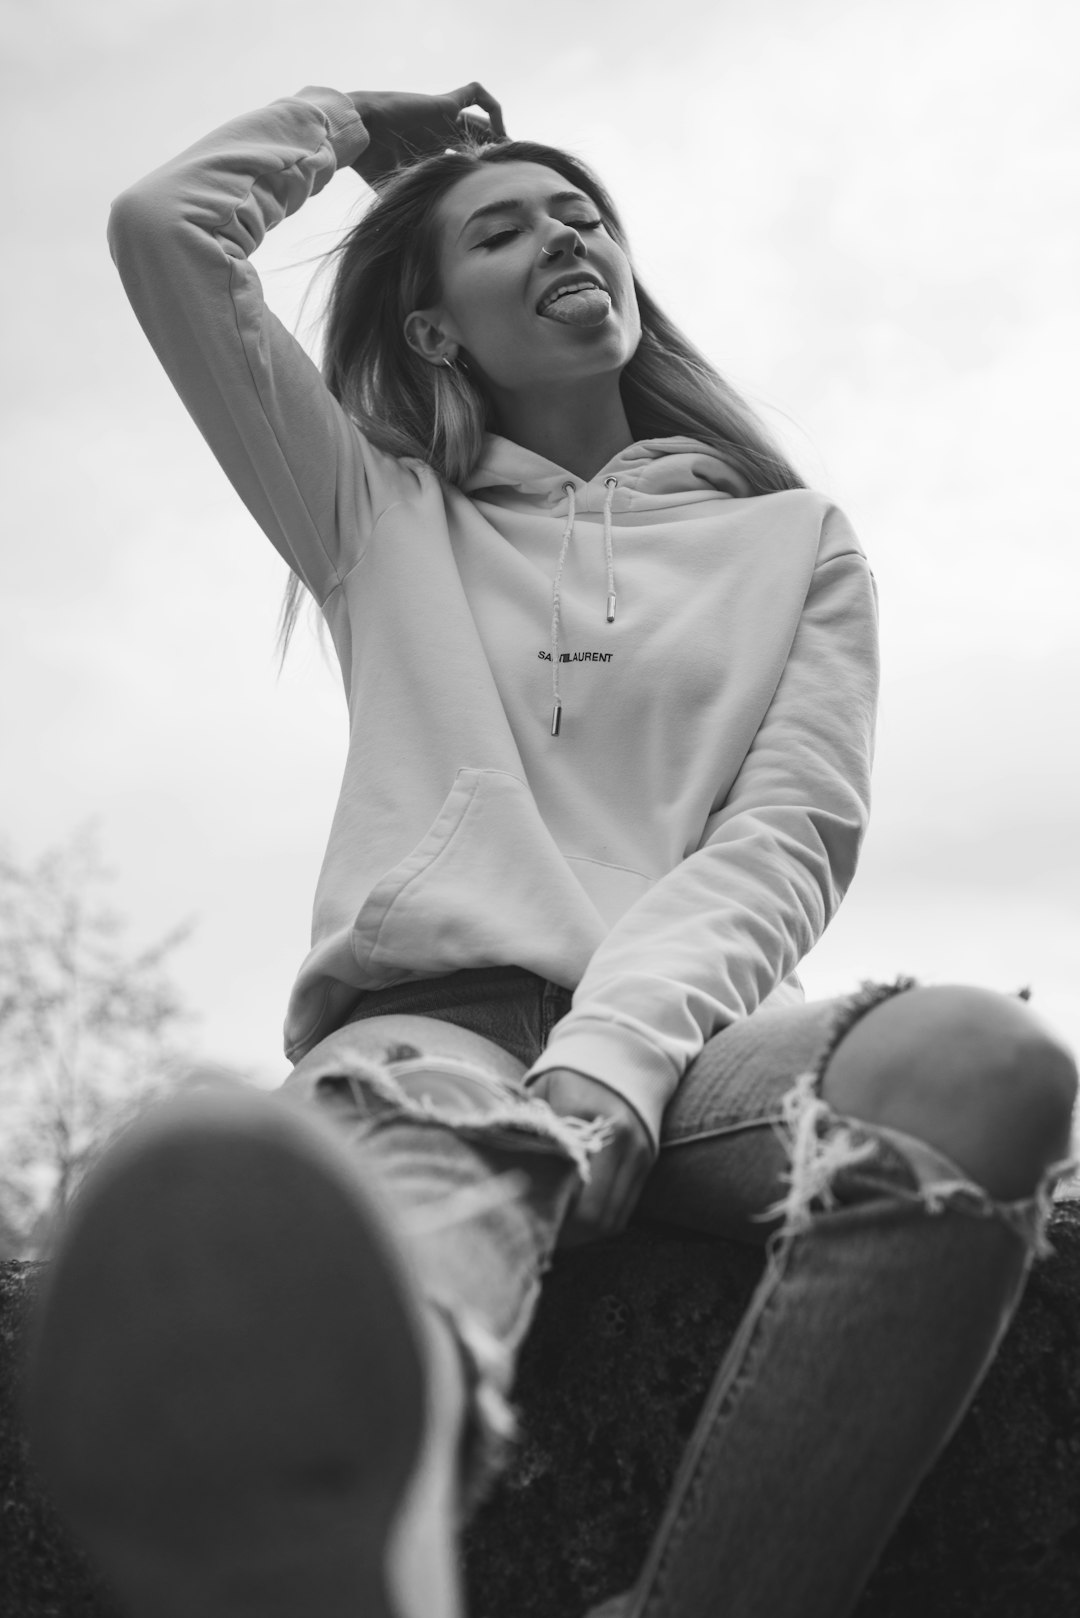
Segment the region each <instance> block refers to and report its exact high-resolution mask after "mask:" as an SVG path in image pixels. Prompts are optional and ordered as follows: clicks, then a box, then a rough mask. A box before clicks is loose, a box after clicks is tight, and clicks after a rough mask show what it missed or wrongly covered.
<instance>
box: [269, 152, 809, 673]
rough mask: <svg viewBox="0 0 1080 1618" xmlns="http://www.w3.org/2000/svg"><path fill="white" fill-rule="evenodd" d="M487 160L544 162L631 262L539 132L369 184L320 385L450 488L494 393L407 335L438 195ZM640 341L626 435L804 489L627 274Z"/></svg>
mask: <svg viewBox="0 0 1080 1618" xmlns="http://www.w3.org/2000/svg"><path fill="white" fill-rule="evenodd" d="M497 163H537V164H540V165H541V166H542V167H544V168H549V169H553V170H554V171H555V173H556V174H560V175H562V176H563V178H565V179H566V180H568V181H569V182H570V183H571V184H572V185H574V186H576V187H577V188H578V189H579V190H581V191H583V192H584V193H585V194H586V196H588V197H590V198H591V199H592V201H593V202H594V203H595V204H596V207H597V209H598V210H599V213H600V216H601V218H602V219H603V221H604V225H605V227H606V229H607V232H608V234H609V235H610V236H612V237H613V238H614V239H615V241H616V242H618V244H619V246H620V247H621V248H622V250H623V252H624V253H626V255H627V258H628V259H629V258H630V249H629V243H628V240H627V236H626V232H625V230H624V228H623V225H622V222H621V220H620V218H619V215H618V212H617V210H616V208H615V204H614V203H613V201H612V199H611V197H610V196H609V195H608V193H607V191H606V190H605V188H604V186H603V185H602V184H601V182H600V180H599V179H598V178H597V177H596V175H595V174H593V173H592V171H591V170H590V169H589V168H588V167H587V166H586V165H585V164H584V163H583V162H582V161H581V160H580V159H579V158H577V157H574V156H573V155H572V154H571V153H569V152H565V151H563V150H561V149H560V148H559V147H555V146H545V145H542V144H540V143H538V142H536V141H526V140H508V141H499V142H497V143H496V142H491V141H484V140H483V139H481V138H479V137H476V136H470V135H465V136H463V137H461V138H460V140H459V143H458V145H457V146H455V147H454V148H453V149H451V150H447V151H445V152H441V153H438V154H436V155H434V156H430V157H425V158H422V159H420V160H419V161H417V162H414V163H411V164H408V165H406V166H403V167H401V168H398V169H396V170H395V171H394V173H393V174H392V175H390V176H389V177H387V178H386V179H385V180H382V181H380V182H379V185H378V189H377V192H376V196H375V200H374V201H373V202H372V204H371V205H370V206H369V207H368V209H367V211H366V212H365V213H364V215H363V217H362V218H361V219H360V220H359V222H358V223H357V224H356V225H354V226H353V228H352V229H351V230H350V231H349V232H348V233H347V234H346V235H345V236H343V237H342V239H341V241H340V242H338V244H337V245H336V246H335V247H333V248H332V249H331V250H330V252H329V253H328V254H327V255H326V256H325V258H324V259H323V262H322V264H321V266H320V269H321V270H325V269H326V268H328V267H329V266H330V265H332V264H334V262H335V261H336V272H335V275H334V280H333V284H332V287H331V291H330V296H329V299H328V302H327V309H326V323H325V332H324V346H323V361H322V375H323V379H324V381H325V382H326V384H327V386H328V388H329V389H330V392H331V393H332V394H333V395H334V397H335V399H337V400H338V402H339V404H341V406H342V407H343V409H344V410H345V411H346V412H347V414H348V415H349V416H350V417H351V418H352V419H353V421H355V422H356V424H357V426H358V427H359V429H360V431H361V432H362V433H363V434H364V436H365V437H366V438H367V439H368V440H369V441H370V442H371V443H373V444H374V445H376V447H377V448H379V449H381V450H384V451H385V452H386V453H388V454H390V455H394V456H398V457H403V456H412V457H414V458H416V459H419V460H421V461H423V462H425V463H426V464H427V465H428V466H430V467H431V468H432V470H433V471H435V472H436V473H437V474H438V475H439V477H440V478H442V479H444V480H445V481H446V482H447V483H451V484H460V483H462V482H463V481H464V479H465V478H466V477H467V476H468V474H469V473H470V472H471V471H472V469H473V467H474V466H475V465H476V463H477V461H478V460H479V458H480V453H481V449H482V446H483V439H484V434H485V432H487V431H488V430H495V429H494V428H493V427H492V426H491V423H492V421H493V419H494V407H493V402H492V400H491V399H490V397H489V395H488V394H487V392H486V390H485V388H484V385H483V379H482V378H481V377H480V376H479V375H478V374H477V373H476V372H475V371H472V370H470V369H468V368H467V359H468V356H467V355H465V354H464V353H463V354H462V355H461V356H459V359H461V360H464V362H465V363H459V364H458V365H456V366H455V367H453V368H451V367H448V366H444V365H432V364H431V363H430V362H429V361H427V360H424V359H422V358H421V357H420V355H419V354H417V353H416V352H415V350H414V349H412V348H411V347H410V345H409V344H408V342H407V341H406V339H405V334H404V324H405V320H406V318H407V316H408V315H409V314H410V313H411V312H412V311H413V310H414V309H425V308H430V307H431V306H432V305H434V304H437V303H439V302H440V301H441V297H442V292H441V287H440V282H439V221H438V219H437V217H436V209H437V207H438V204H439V201H440V199H441V198H442V197H443V196H444V195H445V193H446V192H447V191H448V190H449V189H450V187H451V186H453V185H455V184H456V183H457V182H458V181H459V180H461V179H463V178H464V177H465V176H466V175H469V174H473V173H476V172H477V171H478V170H481V169H483V168H485V167H487V166H489V165H491V164H497ZM633 281H634V290H635V293H636V295H637V303H638V310H639V312H640V316H641V341H640V343H639V344H638V347H637V350H636V352H635V353H634V355H633V357H632V358H631V359H630V360H629V361H628V362H627V364H626V365H625V366H624V368H623V370H622V373H621V375H620V378H619V390H620V393H621V395H622V402H623V408H624V410H625V411H626V418H627V421H628V423H629V425H630V430H631V432H632V433H633V434H634V438H635V440H637V439H642V438H669V437H690V438H695V439H698V440H700V441H701V442H703V443H706V444H709V445H711V446H712V447H713V448H714V449H716V450H718V451H719V452H720V453H721V454H722V455H723V456H724V457H725V459H726V460H728V461H729V462H730V463H731V464H732V465H734V466H736V467H738V468H739V470H740V471H741V472H742V473H743V474H744V476H745V477H746V479H747V482H748V483H749V485H750V488H751V492H752V493H753V494H770V493H773V492H775V491H776V490H779V489H802V488H805V487H806V484H805V482H804V481H803V479H802V478H801V477H800V476H799V475H798V473H797V472H796V471H795V469H794V468H793V467H792V465H791V464H790V463H789V461H788V460H787V458H786V457H785V456H784V454H783V452H782V450H781V449H780V447H779V446H778V445H777V443H776V442H775V441H774V440H773V438H772V437H771V435H770V434H769V432H768V430H767V429H766V427H765V426H764V424H763V423H762V421H761V420H760V418H759V417H758V416H757V415H756V413H755V412H754V410H753V409H752V408H751V406H750V405H749V404H748V403H747V402H746V400H745V399H743V398H742V396H741V395H740V394H739V393H737V392H736V390H735V389H734V388H733V387H732V386H731V384H730V383H729V382H726V381H725V380H724V378H723V377H722V376H721V375H720V374H719V372H718V371H716V370H715V369H714V368H713V366H712V365H710V363H709V361H708V360H707V359H706V358H705V356H704V355H703V354H702V353H701V352H700V351H699V350H698V349H697V348H696V347H695V346H694V344H693V343H691V342H690V340H689V339H688V338H687V337H685V336H684V335H683V333H682V332H681V331H680V330H679V328H678V327H677V326H676V325H675V324H674V322H673V321H671V320H669V319H668V317H667V315H665V314H664V312H663V310H661V309H660V307H659V306H658V304H657V303H656V302H655V301H654V300H653V298H652V297H650V295H649V293H648V292H647V291H646V290H645V288H644V287H643V286H642V284H641V282H640V281H639V280H638V277H637V275H636V274H635V275H634V277H633ZM302 591H303V585H302V583H301V581H300V579H299V578H298V577H297V575H296V574H295V573H293V574H291V576H290V578H289V581H288V585H287V587H286V591H285V599H284V601H283V602H282V607H281V617H280V620H279V625H278V647H279V651H280V655H281V658H282V660H284V657H285V653H286V651H287V650H288V645H289V640H290V638H291V635H292V632H293V628H294V626H295V623H296V616H297V612H298V611H299V606H300V601H301V594H302Z"/></svg>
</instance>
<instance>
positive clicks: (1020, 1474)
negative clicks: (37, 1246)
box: [0, 1203, 1080, 1618]
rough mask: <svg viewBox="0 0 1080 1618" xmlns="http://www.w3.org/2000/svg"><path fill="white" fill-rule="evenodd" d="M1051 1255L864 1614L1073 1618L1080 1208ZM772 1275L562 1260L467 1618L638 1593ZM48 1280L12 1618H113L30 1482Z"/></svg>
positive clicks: (20, 1469)
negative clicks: (732, 1350) (700, 1427)
mask: <svg viewBox="0 0 1080 1618" xmlns="http://www.w3.org/2000/svg"><path fill="white" fill-rule="evenodd" d="M1050 1237H1051V1240H1052V1242H1053V1244H1054V1246H1055V1249H1056V1252H1055V1254H1054V1256H1053V1257H1051V1258H1049V1259H1045V1260H1042V1261H1041V1262H1039V1263H1038V1264H1037V1265H1036V1267H1035V1269H1034V1270H1033V1271H1032V1274H1031V1277H1030V1279H1029V1282H1028V1286H1027V1291H1026V1293H1025V1295H1024V1300H1023V1303H1022V1305H1021V1308H1020V1311H1019V1313H1018V1315H1017V1317H1016V1320H1015V1321H1014V1323H1013V1326H1012V1328H1011V1330H1010V1332H1009V1333H1008V1335H1007V1337H1006V1339H1005V1341H1004V1343H1003V1345H1002V1348H1001V1350H1000V1352H999V1354H998V1357H997V1359H996V1360H995V1362H994V1365H993V1366H992V1368H991V1370H990V1373H989V1375H988V1377H987V1379H986V1381H985V1382H984V1384H983V1386H982V1388H981V1389H980V1391H979V1393H978V1395H977V1397H976V1399H975V1402H974V1404H973V1405H972V1407H971V1409H970V1410H969V1412H968V1414H967V1416H966V1417H965V1418H964V1421H963V1422H962V1423H961V1425H960V1427H959V1428H958V1430H957V1432H956V1434H955V1436H954V1437H953V1439H952V1441H951V1442H950V1444H949V1445H948V1447H947V1448H946V1450H945V1451H944V1453H943V1454H942V1456H941V1457H940V1459H939V1461H938V1463H937V1465H936V1466H935V1468H934V1469H933V1471H932V1472H931V1473H930V1475H929V1477H928V1478H927V1479H926V1480H925V1481H924V1483H923V1485H922V1487H921V1488H920V1489H919V1491H918V1493H917V1494H916V1496H915V1499H914V1500H913V1502H912V1504H911V1507H910V1508H909V1511H908V1513H907V1515H906V1516H905V1518H904V1520H903V1521H902V1523H901V1524H900V1526H899V1528H898V1530H897V1532H896V1533H895V1535H894V1536H893V1539H892V1541H891V1542H890V1544H889V1546H888V1547H887V1549H886V1551H885V1554H884V1556H883V1557H882V1560H881V1562H880V1564H879V1566H878V1568H877V1570H876V1572H875V1574H874V1576H873V1578H872V1579H871V1581H870V1583H869V1585H868V1586H867V1588H866V1590H865V1592H864V1594H863V1597H862V1599H861V1601H860V1603H859V1605H858V1608H857V1612H856V1618H915V1615H917V1618H1062V1615H1064V1614H1067V1613H1069V1612H1076V1611H1078V1610H1080V1204H1078V1203H1060V1204H1058V1205H1057V1208H1056V1210H1055V1216H1054V1219H1053V1222H1052V1224H1051V1227H1050ZM760 1265H761V1259H760V1257H759V1255H758V1254H757V1253H756V1252H755V1251H753V1250H751V1249H749V1248H743V1247H740V1246H735V1245H727V1244H719V1243H716V1242H712V1241H710V1242H704V1241H695V1240H692V1239H688V1238H687V1237H686V1236H685V1235H684V1234H683V1233H681V1232H679V1233H674V1232H669V1231H664V1230H661V1229H645V1228H640V1229H635V1230H633V1231H632V1232H630V1233H629V1234H628V1235H627V1236H624V1237H622V1238H620V1239H619V1240H618V1241H616V1242H613V1243H608V1244H605V1245H603V1246H597V1247H592V1248H584V1249H579V1250H578V1251H576V1252H572V1253H568V1254H566V1255H564V1256H563V1257H561V1258H560V1260H559V1262H558V1263H557V1265H556V1267H555V1269H554V1270H553V1271H552V1273H551V1275H550V1276H549V1277H548V1279H547V1282H546V1285H545V1293H544V1299H543V1303H542V1306H541V1310H540V1313H539V1315H538V1318H537V1321H536V1323H535V1325H534V1327H533V1330H532V1332H531V1334H530V1337H529V1339H528V1342H527V1344H526V1347H525V1351H524V1354H523V1358H522V1364H521V1371H520V1377H519V1382H518V1389H517V1398H518V1402H519V1406H520V1408H521V1411H522V1415H523V1426H524V1436H523V1440H522V1443H521V1446H520V1449H519V1452H518V1456H517V1460H516V1463H515V1465H514V1467H513V1469H512V1471H511V1472H510V1474H509V1475H508V1476H507V1477H506V1478H505V1479H504V1480H503V1482H502V1483H501V1485H500V1487H499V1489H498V1491H497V1492H496V1494H495V1495H494V1496H493V1497H492V1499H491V1500H490V1501H489V1502H488V1504H487V1505H486V1506H485V1507H484V1508H483V1510H482V1511H481V1513H480V1514H479V1516H478V1517H477V1519H476V1521H475V1522H474V1524H473V1525H472V1527H471V1529H470V1530H469V1533H468V1536H467V1540H466V1569H467V1577H468V1584H469V1618H579V1615H581V1614H583V1613H584V1612H585V1610H586V1609H587V1608H588V1607H589V1606H590V1605H592V1604H593V1603H595V1602H599V1601H600V1600H602V1599H603V1598H605V1597H606V1596H609V1595H612V1594H614V1593H615V1592H616V1591H618V1590H621V1589H623V1588H624V1587H625V1586H627V1585H628V1584H630V1583H631V1581H632V1580H633V1578H634V1575H635V1573H636V1571H637V1569H638V1567H639V1566H640V1564H641V1561H642V1560H643V1558H644V1556H645V1553H646V1550H647V1547H648V1544H649V1540H650V1538H651V1535H652V1532H653V1530H654V1528H655V1526H656V1523H657V1521H658V1520H659V1517H660V1514H661V1512H662V1509H663V1503H664V1499H665V1496H666V1493H667V1490H668V1488H669V1486H670V1483H671V1481H672V1479H673V1477H674V1474H675V1470H676V1468H677V1465H678V1462H679V1457H680V1454H681V1450H682V1447H683V1445H684V1444H685V1442H686V1440H687V1438H688V1436H689V1434H690V1432H691V1429H692V1427H693V1425H694V1420H695V1417H696V1415H697V1412H698V1409H699V1407H700V1405H701V1402H702V1400H703V1398H704V1396H705V1391H706V1389H707V1387H708V1384H709V1382H710V1381H711V1379H712V1376H713V1373H714V1371H715V1369H716V1366H717V1364H718V1363H719V1360H720V1358H721V1357H722V1355H723V1352H724V1349H725V1347H726V1345H727V1343H728V1341H729V1340H730V1338H731V1336H732V1335H733V1333H734V1331H735V1328H736V1325H737V1323H738V1321H739V1319H740V1317H741V1315H742V1313H743V1311H744V1309H745V1308H746V1305H747V1303H748V1301H749V1299H750V1296H751V1294H752V1292H753V1289H754V1286H755V1285H756V1282H757V1279H758V1275H759V1274H760ZM40 1269H41V1267H40V1266H39V1265H34V1264H19V1263H9V1264H6V1265H3V1266H0V1570H2V1571H0V1612H2V1613H3V1614H4V1615H5V1618H118V1615H117V1613H116V1609H115V1607H114V1606H113V1605H112V1604H111V1603H110V1601H109V1599H108V1597H107V1596H106V1594H105V1593H104V1592H103V1591H102V1590H101V1589H100V1588H99V1587H98V1586H96V1584H95V1582H94V1579H93V1576H92V1574H91V1572H90V1570H89V1569H88V1568H87V1566H86V1565H85V1563H84V1562H83V1560H82V1558H81V1557H80V1556H79V1554H78V1552H77V1551H76V1550H75V1549H73V1547H72V1546H71V1544H70V1542H69V1541H68V1539H67V1536H66V1534H65V1533H64V1531H63V1529H62V1528H61V1526H60V1525H59V1523H58V1522H57V1521H56V1519H55V1517H54V1516H53V1514H52V1512H51V1510H50V1508H49V1506H48V1503H47V1501H46V1500H45V1499H44V1498H43V1497H42V1495H41V1493H40V1492H39V1491H38V1489H37V1488H36V1487H35V1485H34V1483H33V1480H32V1478H31V1476H30V1474H29V1473H28V1470H27V1464H26V1458H25V1454H24V1447H23V1444H22V1440H21V1437H20V1434H19V1429H18V1423H17V1419H16V1415H15V1409H16V1391H17V1390H16V1382H17V1375H18V1365H19V1358H20V1347H21V1342H22V1339H23V1333H24V1331H25V1325H26V1318H27V1312H28V1309H29V1306H30V1304H31V1301H32V1298H33V1295H34V1291H35V1287H36V1284H37V1280H38V1277H39V1274H40ZM313 1618H314V1615H313Z"/></svg>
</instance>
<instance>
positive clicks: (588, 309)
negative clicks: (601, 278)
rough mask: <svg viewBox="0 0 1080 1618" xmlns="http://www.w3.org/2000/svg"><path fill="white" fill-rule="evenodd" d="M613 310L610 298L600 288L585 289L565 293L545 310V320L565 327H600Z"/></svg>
mask: <svg viewBox="0 0 1080 1618" xmlns="http://www.w3.org/2000/svg"><path fill="white" fill-rule="evenodd" d="M610 309H611V298H610V296H609V295H608V294H607V293H606V292H604V291H602V290H601V289H600V287H584V288H583V289H582V290H581V291H580V292H564V293H563V295H562V297H561V298H556V299H555V302H554V303H552V304H549V305H548V307H547V308H546V309H545V310H544V314H543V318H544V319H545V320H559V321H561V322H562V323H563V325H564V326H599V325H600V323H601V321H604V320H606V319H607V317H608V312H609V310H610Z"/></svg>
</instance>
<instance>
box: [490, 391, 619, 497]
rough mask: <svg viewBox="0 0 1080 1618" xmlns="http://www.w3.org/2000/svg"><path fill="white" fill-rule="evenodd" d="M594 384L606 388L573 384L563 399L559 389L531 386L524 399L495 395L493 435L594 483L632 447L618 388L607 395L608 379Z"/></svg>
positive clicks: (508, 394)
mask: <svg viewBox="0 0 1080 1618" xmlns="http://www.w3.org/2000/svg"><path fill="white" fill-rule="evenodd" d="M596 380H597V382H598V383H606V384H607V386H606V387H604V388H603V389H601V388H599V387H595V388H592V389H590V387H589V384H588V383H587V382H582V383H580V384H577V383H575V385H574V388H573V392H571V393H569V394H568V392H567V389H566V384H565V383H561V384H560V385H559V386H558V387H557V388H553V389H552V390H551V391H550V392H548V391H546V390H544V389H543V388H537V387H535V386H533V387H531V388H530V389H529V392H528V394H527V395H526V394H514V393H507V392H504V391H502V390H499V393H498V395H497V397H496V421H497V423H498V425H497V426H496V428H495V431H496V432H498V433H500V434H501V435H502V437H503V438H509V439H510V440H511V441H512V442H513V443H515V444H520V445H521V446H522V448H523V449H529V450H532V451H533V453H534V454H536V455H542V456H543V457H544V458H545V460H548V461H554V463H555V465H556V466H562V467H565V469H566V470H567V471H568V472H573V474H574V475H575V477H579V478H585V479H589V478H592V477H595V476H596V474H597V472H599V471H600V469H601V467H604V466H606V465H607V464H608V462H609V461H610V460H611V459H612V458H613V457H614V456H616V455H617V454H618V453H619V451H620V450H623V449H626V448H627V446H628V445H630V444H632V443H633V442H634V435H633V433H632V432H631V431H630V423H629V422H628V421H627V419H626V411H625V410H624V409H623V404H622V398H621V396H620V394H619V390H618V385H616V386H615V388H614V389H612V387H611V385H610V379H609V378H597V379H596Z"/></svg>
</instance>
